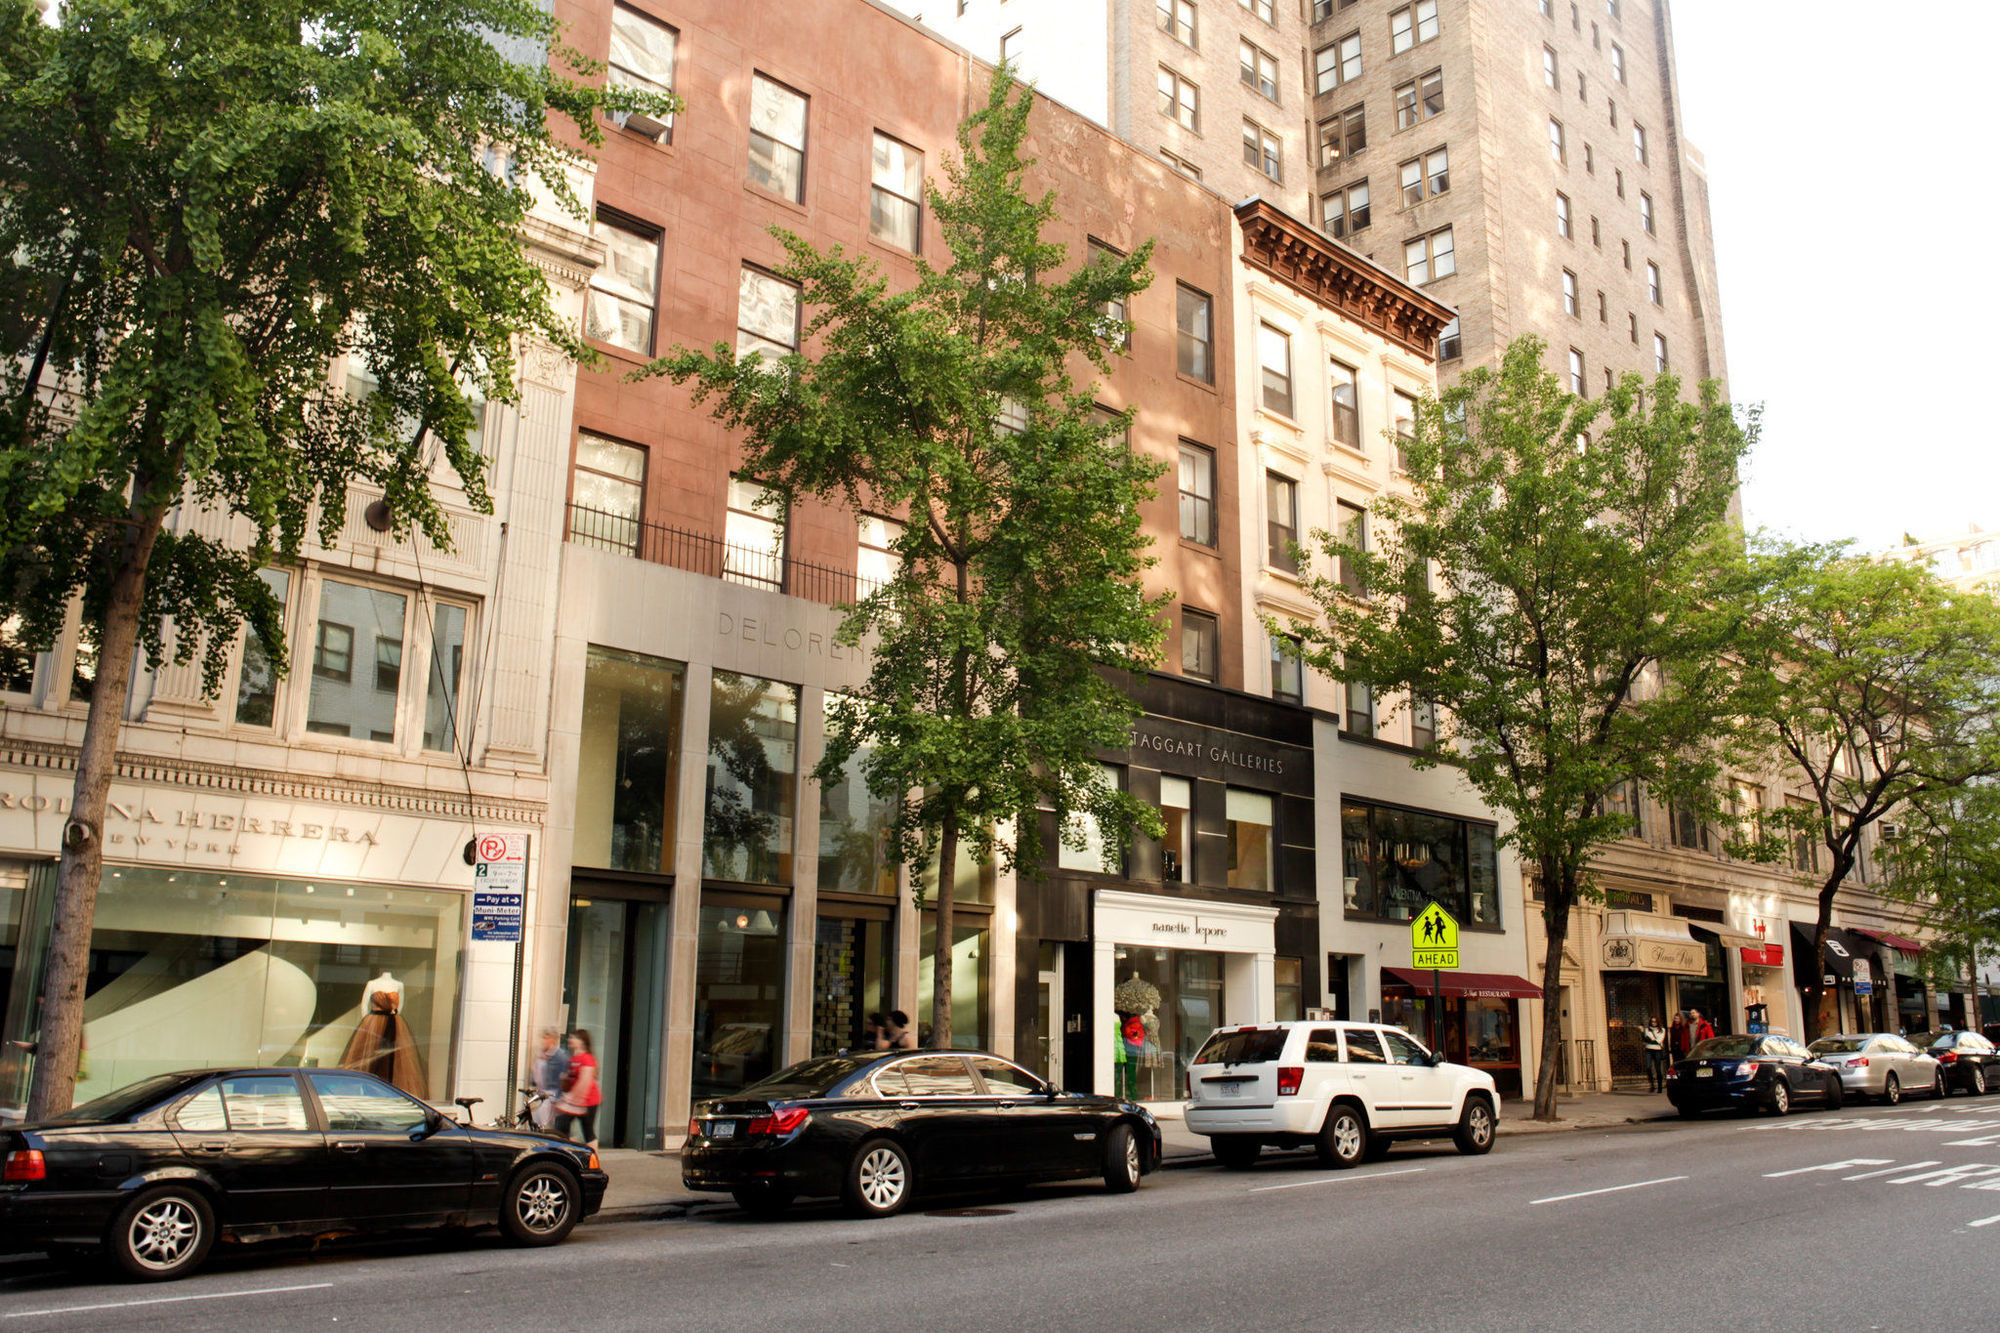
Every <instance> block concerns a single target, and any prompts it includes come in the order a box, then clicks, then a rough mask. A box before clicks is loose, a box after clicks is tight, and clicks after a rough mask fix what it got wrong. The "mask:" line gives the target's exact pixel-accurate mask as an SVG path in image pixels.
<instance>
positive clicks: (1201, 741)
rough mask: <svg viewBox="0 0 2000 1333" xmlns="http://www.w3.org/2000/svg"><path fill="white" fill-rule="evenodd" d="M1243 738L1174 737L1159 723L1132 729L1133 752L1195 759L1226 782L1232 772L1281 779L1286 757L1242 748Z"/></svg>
mask: <svg viewBox="0 0 2000 1333" xmlns="http://www.w3.org/2000/svg"><path fill="white" fill-rule="evenodd" d="M1190 730H1192V729H1190ZM1246 739H1247V738H1246V737H1242V736H1235V735H1227V736H1222V735H1218V734H1216V733H1212V732H1211V733H1209V734H1208V735H1200V734H1192V735H1174V734H1172V733H1170V732H1168V731H1165V730H1163V729H1161V728H1160V727H1159V726H1158V724H1153V725H1150V726H1149V725H1146V724H1143V723H1142V724H1141V725H1139V726H1137V727H1134V728H1133V730H1132V748H1133V749H1135V750H1140V751H1144V752H1145V753H1146V754H1149V755H1155V756H1158V757H1159V758H1161V759H1166V760H1175V759H1179V760H1194V761H1196V762H1197V763H1201V764H1206V765H1208V766H1210V767H1211V769H1221V770H1222V773H1221V776H1222V777H1223V778H1225V779H1227V778H1228V777H1229V776H1231V774H1233V773H1264V774H1268V775H1269V776H1271V777H1274V778H1275V777H1283V776H1284V774H1285V764H1286V756H1285V755H1283V754H1279V753H1274V752H1260V751H1257V750H1252V749H1248V748H1245V741H1246ZM1162 767H1163V768H1165V769H1167V770H1168V771H1181V770H1184V769H1185V765H1184V764H1176V763H1167V764H1163V765H1162Z"/></svg>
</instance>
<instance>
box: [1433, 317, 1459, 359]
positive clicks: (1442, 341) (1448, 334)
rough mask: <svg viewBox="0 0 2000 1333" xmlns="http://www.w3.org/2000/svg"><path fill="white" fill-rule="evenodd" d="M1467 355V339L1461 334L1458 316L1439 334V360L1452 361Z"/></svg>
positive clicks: (1452, 318)
mask: <svg viewBox="0 0 2000 1333" xmlns="http://www.w3.org/2000/svg"><path fill="white" fill-rule="evenodd" d="M1464 355H1465V338H1464V335H1463V334H1461V333H1460V332H1459V328H1458V316H1457V315H1453V316H1452V317H1451V323H1449V324H1447V325H1445V326H1444V330H1443V331H1442V332H1440V333H1439V334H1438V360H1440V361H1451V360H1455V359H1457V358H1458V357H1461V356H1464Z"/></svg>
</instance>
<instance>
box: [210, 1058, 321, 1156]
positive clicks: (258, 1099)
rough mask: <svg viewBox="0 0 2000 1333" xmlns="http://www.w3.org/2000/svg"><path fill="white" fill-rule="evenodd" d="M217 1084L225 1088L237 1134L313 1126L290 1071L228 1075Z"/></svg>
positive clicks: (224, 1098)
mask: <svg viewBox="0 0 2000 1333" xmlns="http://www.w3.org/2000/svg"><path fill="white" fill-rule="evenodd" d="M217 1086H219V1087H220V1088H221V1089H222V1105H223V1109H224V1111H225V1112H226V1113H227V1114H228V1116H229V1128H230V1129H231V1130H232V1131H234V1132H235V1133H238V1134H243V1133H254V1132H255V1131H257V1130H260V1129H277V1130H306V1129H311V1128H312V1122H311V1121H309V1120H307V1119H306V1103H305V1099H304V1098H303V1097H301V1096H300V1095H299V1085H298V1084H297V1083H296V1082H295V1081H293V1079H292V1077H291V1075H289V1074H281V1075H269V1074H267V1075H262V1076H258V1077H242V1076H239V1077H236V1078H225V1079H223V1080H222V1082H221V1083H220V1084H218V1085H217ZM252 1151H253V1152H256V1151H258V1150H257V1149H252Z"/></svg>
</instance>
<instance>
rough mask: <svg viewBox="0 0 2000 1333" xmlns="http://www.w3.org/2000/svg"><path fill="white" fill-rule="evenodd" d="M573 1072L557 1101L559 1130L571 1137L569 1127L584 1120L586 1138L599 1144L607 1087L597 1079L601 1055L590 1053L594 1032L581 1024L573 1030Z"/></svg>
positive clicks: (560, 1132) (590, 1142)
mask: <svg viewBox="0 0 2000 1333" xmlns="http://www.w3.org/2000/svg"><path fill="white" fill-rule="evenodd" d="M569 1049H570V1060H569V1072H568V1073H566V1074H564V1075H563V1090H562V1097H561V1099H560V1100H559V1101H557V1102H556V1133H557V1134H558V1135H560V1136H561V1137H563V1138H568V1137H569V1127H570V1126H571V1125H572V1124H574V1123H575V1122H576V1121H578V1120H581V1121H582V1122H583V1141H584V1142H585V1143H586V1144H588V1145H589V1146H590V1148H591V1150H592V1151H595V1150H596V1148H597V1105H598V1103H599V1102H601V1101H603V1100H604V1089H603V1088H602V1087H600V1086H599V1085H598V1082H597V1057H596V1056H594V1055H592V1054H591V1053H590V1033H589V1032H588V1031H587V1030H585V1029H583V1028H578V1029H577V1030H576V1031H574V1032H572V1033H570V1034H569Z"/></svg>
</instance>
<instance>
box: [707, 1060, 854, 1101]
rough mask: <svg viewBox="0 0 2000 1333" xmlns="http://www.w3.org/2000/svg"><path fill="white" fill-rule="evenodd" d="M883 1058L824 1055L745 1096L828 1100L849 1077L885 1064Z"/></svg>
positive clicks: (774, 1077)
mask: <svg viewBox="0 0 2000 1333" xmlns="http://www.w3.org/2000/svg"><path fill="white" fill-rule="evenodd" d="M881 1058H882V1057H881V1056H879V1055H822V1056H820V1057H819V1058H818V1059H815V1060H802V1061H800V1062H799V1063H798V1064H795V1065H793V1066H791V1067H790V1068H789V1069H780V1070H779V1071H778V1072H777V1073H775V1074H773V1075H771V1076H770V1077H769V1078H766V1079H762V1080H760V1081H759V1082H756V1083H752V1084H751V1085H750V1086H749V1087H747V1088H745V1089H743V1091H742V1093H741V1095H742V1096H744V1097H762V1098H763V1099H764V1100H766V1101H772V1100H775V1099H777V1098H781V1097H824V1096H825V1095H826V1093H827V1090H828V1089H829V1088H831V1087H833V1086H834V1085H835V1084H837V1083H839V1082H840V1081H841V1080H843V1079H845V1078H846V1077H847V1076H848V1075H850V1074H854V1073H857V1072H859V1071H860V1070H863V1069H866V1068H868V1067H869V1066H870V1065H873V1064H877V1063H879V1062H880V1061H881Z"/></svg>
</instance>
